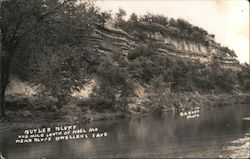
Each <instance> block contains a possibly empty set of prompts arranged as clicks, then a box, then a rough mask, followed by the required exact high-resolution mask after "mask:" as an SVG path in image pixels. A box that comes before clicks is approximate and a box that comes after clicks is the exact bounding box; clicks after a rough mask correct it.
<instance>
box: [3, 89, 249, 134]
mask: <svg viewBox="0 0 250 159" xmlns="http://www.w3.org/2000/svg"><path fill="white" fill-rule="evenodd" d="M190 94H191V95H190ZM193 94H194V93H188V94H185V93H183V94H181V96H182V97H183V98H185V99H186V100H185V101H178V103H168V106H165V107H164V106H162V107H160V108H158V107H156V108H155V107H153V108H152V107H150V106H149V105H145V106H144V108H140V110H142V111H134V110H128V111H126V112H125V111H123V112H122V111H116V112H115V111H113V112H112V111H104V112H97V111H95V110H88V111H84V112H82V111H72V110H67V109H66V110H64V112H63V110H60V112H53V111H52V112H51V111H48V110H46V111H45V112H44V111H33V112H31V111H32V110H30V111H29V110H24V111H23V112H12V114H11V113H10V116H11V115H17V114H18V113H20V114H22V113H23V114H22V115H23V116H22V118H21V119H20V120H18V121H15V120H11V119H9V120H8V119H7V121H2V120H1V121H0V126H1V130H0V131H1V132H4V131H10V130H18V129H27V128H40V127H48V126H58V125H65V124H89V123H91V122H94V121H100V120H114V119H122V118H128V119H130V118H138V117H139V118H140V117H143V116H148V115H152V114H162V113H164V114H165V113H177V112H176V108H177V107H181V108H182V109H183V110H189V109H191V108H194V107H200V108H201V109H210V108H213V107H224V106H234V105H245V104H250V94H249V93H243V94H239V93H237V94H219V95H211V94H205V95H204V94H203V95H200V94H199V95H198V96H193ZM169 106H171V107H169ZM24 112H26V114H25V113H24ZM67 112H70V113H67ZM32 113H33V114H32ZM20 114H18V115H20ZM37 114H39V115H37ZM11 117H12V118H13V116H11ZM11 117H9V118H11Z"/></svg>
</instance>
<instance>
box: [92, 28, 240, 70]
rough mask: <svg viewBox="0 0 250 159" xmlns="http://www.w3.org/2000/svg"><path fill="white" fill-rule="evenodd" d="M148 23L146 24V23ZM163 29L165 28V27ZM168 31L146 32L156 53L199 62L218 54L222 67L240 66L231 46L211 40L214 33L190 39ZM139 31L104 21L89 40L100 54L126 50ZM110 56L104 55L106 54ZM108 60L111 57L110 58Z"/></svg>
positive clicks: (130, 46)
mask: <svg viewBox="0 0 250 159" xmlns="http://www.w3.org/2000/svg"><path fill="white" fill-rule="evenodd" d="M145 25H147V24H145ZM165 29H166V28H165ZM167 29H168V31H169V35H162V34H161V33H160V32H157V31H156V32H154V33H147V32H143V34H146V36H147V37H149V38H150V39H151V40H153V41H155V42H158V43H160V44H161V46H160V47H159V48H158V49H157V50H156V52H157V53H159V54H162V55H165V56H168V57H169V58H172V59H173V60H174V59H178V58H182V59H186V60H199V61H200V62H202V63H210V62H211V61H212V59H213V57H214V56H217V57H219V62H220V63H221V67H224V68H231V69H233V70H239V69H240V67H239V62H238V61H237V59H235V58H234V57H231V56H228V54H229V53H228V52H227V51H230V50H226V51H225V49H224V50H223V47H221V45H220V44H219V43H216V42H215V41H214V39H213V38H214V36H213V35H208V36H207V37H206V41H205V42H204V41H201V42H199V41H197V40H190V39H186V38H180V37H179V36H178V37H177V36H176V37H175V36H174V35H173V34H171V32H173V30H174V31H175V32H176V30H177V31H178V28H174V27H169V28H167ZM138 34H140V33H138V32H137V33H136V34H135V33H134V32H133V33H128V32H125V31H124V30H122V29H119V28H115V27H114V26H113V25H112V24H106V25H105V26H104V27H100V28H98V29H96V30H95V31H94V33H93V34H92V36H91V38H90V40H89V44H90V45H91V47H93V48H95V49H97V50H98V52H100V53H101V54H103V55H111V56H113V55H114V54H117V55H120V54H123V55H124V56H127V54H128V53H129V52H130V51H132V50H133V49H135V48H136V47H137V46H138V45H139V44H142V43H143V42H142V41H141V40H139V39H138V37H136V35H138ZM111 56H106V57H107V58H109V57H111ZM110 60H112V59H111V58H110Z"/></svg>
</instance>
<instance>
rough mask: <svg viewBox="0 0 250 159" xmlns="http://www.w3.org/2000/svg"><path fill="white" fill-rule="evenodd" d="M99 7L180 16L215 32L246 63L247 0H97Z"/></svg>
mask: <svg viewBox="0 0 250 159" xmlns="http://www.w3.org/2000/svg"><path fill="white" fill-rule="evenodd" d="M96 4H97V5H98V6H99V7H100V8H101V9H102V10H112V13H116V12H117V11H118V9H119V7H120V8H123V9H124V10H125V11H126V12H127V17H126V18H128V17H129V16H130V14H131V13H133V12H135V13H136V14H138V15H143V14H146V13H147V12H149V13H153V14H160V15H165V16H167V17H173V18H175V19H176V18H182V19H185V20H187V21H189V22H190V23H191V24H193V25H197V26H199V27H202V28H203V29H205V30H207V31H208V33H209V34H215V41H216V42H219V43H221V45H222V46H227V47H229V48H230V49H233V50H234V51H235V53H236V54H237V56H238V60H239V61H240V62H241V63H245V62H247V63H249V61H250V57H249V54H250V53H249V50H250V46H249V36H250V35H249V2H248V1H247V0H185V1H184V0H97V2H96Z"/></svg>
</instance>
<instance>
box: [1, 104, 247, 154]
mask: <svg viewBox="0 0 250 159" xmlns="http://www.w3.org/2000/svg"><path fill="white" fill-rule="evenodd" d="M247 117H250V105H238V106H227V107H220V108H212V109H210V110H200V112H199V117H196V118H192V119H187V118H186V117H185V116H179V115H173V114H171V113H167V114H163V115H152V116H147V117H141V118H136V119H134V118H133V119H120V120H107V121H98V122H94V123H91V124H89V125H82V127H97V128H99V130H101V131H106V132H107V133H108V136H107V137H102V138H87V139H77V140H65V141H57V142H55V141H53V142H52V141H51V142H43V143H26V144H15V139H16V136H17V134H18V133H19V132H20V131H21V130H17V131H14V132H13V131H12V132H4V133H2V134H1V138H0V141H1V147H0V148H1V149H0V151H1V152H2V153H3V155H4V156H5V157H6V158H9V159H15V158H18V159H22V158H24V159H28V158H42V157H44V158H47V159H49V158H119V157H122V158H135V157H137V158H143V157H145V158H160V157H162V158H168V157H170V158H173V157H174V158H201V157H205V158H218V157H223V158H224V157H250V156H249V151H248V150H250V148H249V146H250V143H249V142H250V141H249V139H250V120H249V119H248V118H247Z"/></svg>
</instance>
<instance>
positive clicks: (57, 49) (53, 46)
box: [0, 0, 100, 117]
mask: <svg viewBox="0 0 250 159" xmlns="http://www.w3.org/2000/svg"><path fill="white" fill-rule="evenodd" d="M98 14H100V12H99V10H98V9H97V8H96V7H95V5H94V4H93V3H92V2H89V1H87V2H81V3H78V1H77V0H32V1H27V0H9V1H4V2H1V22H0V26H1V43H2V54H1V117H4V116H5V102H4V101H5V97H4V96H5V90H6V87H7V86H8V84H9V82H10V75H15V76H18V77H19V78H21V79H25V80H28V81H31V82H32V83H35V84H36V83H39V84H42V85H44V86H45V88H46V89H47V88H48V92H49V93H50V94H52V95H53V96H55V97H60V96H67V95H69V94H70V93H71V88H77V85H79V84H80V83H81V82H82V81H83V80H82V79H83V78H82V76H83V75H84V72H85V70H84V68H86V67H87V63H89V62H91V60H90V61H89V59H88V58H87V57H89V56H87V55H89V53H88V52H94V50H91V49H83V48H84V46H85V45H84V44H85V43H86V37H87V36H88V35H89V34H90V33H91V31H92V30H93V29H94V28H95V27H94V26H95V25H96V23H100V19H99V18H98ZM61 55H63V56H61ZM72 55H78V56H72ZM44 60H49V61H44ZM46 62H47V63H46ZM46 64H48V65H46ZM74 64H77V65H78V66H81V67H82V68H83V69H76V68H75V66H74ZM84 66H85V67H84ZM65 67H66V68H65ZM49 68H50V69H49ZM53 71H54V72H53ZM65 71H67V74H68V75H67V77H64V76H66V75H65ZM37 75H39V77H38V76H37ZM55 79H57V80H56V82H55ZM64 79H65V80H64ZM66 81H67V82H66ZM81 84H82V83H81ZM62 86H64V87H62ZM65 87H67V89H66V88H65ZM49 88H50V89H49ZM62 88H63V89H62ZM64 88H65V89H64ZM52 90H54V91H52ZM59 90H63V91H59ZM59 100H60V99H59Z"/></svg>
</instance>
